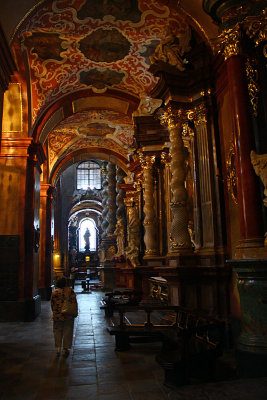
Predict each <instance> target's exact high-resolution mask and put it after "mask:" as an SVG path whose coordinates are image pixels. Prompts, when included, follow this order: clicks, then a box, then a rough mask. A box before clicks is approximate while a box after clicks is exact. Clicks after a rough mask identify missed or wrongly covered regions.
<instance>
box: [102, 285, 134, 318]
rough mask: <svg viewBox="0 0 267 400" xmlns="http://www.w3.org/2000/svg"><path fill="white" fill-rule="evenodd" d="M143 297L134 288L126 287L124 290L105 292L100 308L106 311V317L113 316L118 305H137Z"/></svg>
mask: <svg viewBox="0 0 267 400" xmlns="http://www.w3.org/2000/svg"><path fill="white" fill-rule="evenodd" d="M140 299H141V294H140V293H139V292H136V291H133V290H132V289H128V290H127V289H126V290H123V291H120V290H114V291H112V292H108V293H105V296H104V297H103V298H102V300H101V302H100V304H101V306H100V309H101V310H104V311H105V317H112V316H113V313H114V309H115V307H116V306H117V305H121V304H124V305H137V304H138V303H139V301H140Z"/></svg>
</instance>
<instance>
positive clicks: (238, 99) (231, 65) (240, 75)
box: [216, 25, 263, 258]
mask: <svg viewBox="0 0 267 400" xmlns="http://www.w3.org/2000/svg"><path fill="white" fill-rule="evenodd" d="M216 46H217V49H218V50H219V51H220V52H222V53H223V55H224V58H225V61H226V68H227V76H228V82H229V95H230V103H231V111H232V121H233V128H234V136H235V149H236V174H237V199H238V209H239V223H240V244H239V246H238V247H237V252H236V256H239V257H242V256H247V257H253V258H254V257H257V253H256V252H255V248H257V247H262V246H263V226H262V214H261V209H260V204H261V201H260V191H259V187H258V182H257V178H256V176H255V173H254V171H253V167H252V165H251V162H250V151H251V150H253V149H254V147H255V144H254V139H253V130H252V122H251V117H250V106H249V95H248V86H247V79H246V66H245V58H244V57H243V56H242V54H241V32H240V29H239V26H238V25H237V26H235V27H234V28H233V29H229V30H227V31H224V32H223V33H222V34H221V35H220V36H219V38H218V40H217V44H216ZM248 188H249V190H248Z"/></svg>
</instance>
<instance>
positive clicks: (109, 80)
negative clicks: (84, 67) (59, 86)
mask: <svg viewBox="0 0 267 400" xmlns="http://www.w3.org/2000/svg"><path fill="white" fill-rule="evenodd" d="M123 77H124V73H122V72H117V71H112V70H111V69H105V70H103V71H100V70H98V69H96V68H94V69H92V70H90V71H82V72H81V73H80V82H81V83H83V84H84V85H87V86H93V87H95V88H97V89H104V88H105V87H107V86H113V85H118V84H119V83H120V82H121V81H122V79H123Z"/></svg>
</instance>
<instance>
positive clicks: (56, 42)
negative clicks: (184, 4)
mask: <svg viewBox="0 0 267 400" xmlns="http://www.w3.org/2000/svg"><path fill="white" fill-rule="evenodd" d="M168 25H170V26H171V29H172V31H173V32H175V33H177V34H178V33H182V32H184V31H185V30H186V29H188V26H187V25H186V24H185V23H184V21H183V19H182V18H181V16H179V14H178V13H177V11H175V10H170V9H169V8H168V7H167V6H166V5H162V4H161V3H160V2H159V1H157V0H139V2H137V0H56V1H53V2H51V3H45V5H44V6H43V7H42V9H41V10H39V11H37V12H36V13H35V14H34V15H33V16H31V18H28V19H26V21H25V22H24V23H23V24H22V26H21V27H20V29H19V31H18V37H19V40H20V44H21V48H22V49H23V48H25V49H26V51H27V54H28V61H29V67H30V75H31V82H32V103H33V110H32V120H33V122H34V121H35V119H36V117H37V116H38V113H40V112H41V111H42V110H44V109H45V108H46V107H47V106H48V105H49V104H50V103H51V102H55V101H56V100H57V99H58V98H60V97H62V96H63V95H65V94H68V93H71V92H73V91H78V90H81V89H84V88H88V87H90V88H92V89H93V90H95V91H97V90H102V91H103V90H105V89H106V88H111V87H112V88H113V89H117V90H120V91H123V92H126V93H129V94H132V95H135V96H138V94H139V93H140V92H144V91H146V92H148V91H150V90H151V89H152V88H153V86H154V85H155V83H156V81H157V78H155V77H153V75H152V74H151V73H149V72H148V68H149V64H150V62H149V55H150V54H152V53H153V51H154V49H155V47H156V45H157V44H158V43H159V41H160V39H161V38H162V37H163V32H164V28H165V27H166V26H168Z"/></svg>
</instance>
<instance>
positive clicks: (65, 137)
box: [48, 110, 133, 171]
mask: <svg viewBox="0 0 267 400" xmlns="http://www.w3.org/2000/svg"><path fill="white" fill-rule="evenodd" d="M132 146H133V128H132V123H131V120H130V118H129V117H128V116H127V115H125V114H121V113H118V112H111V111H104V110H103V111H83V112H79V113H76V114H73V115H72V116H71V117H69V118H67V119H65V120H64V121H62V122H61V123H60V124H58V126H57V127H56V128H55V129H54V130H53V131H52V132H51V134H50V135H49V138H48V148H49V169H50V171H51V170H52V168H53V166H54V164H55V162H56V161H57V160H61V159H62V158H64V157H65V156H66V155H67V154H69V153H71V152H74V151H76V150H79V149H82V148H84V149H85V148H90V147H98V148H103V149H104V148H105V149H112V150H113V151H116V152H118V153H119V154H121V155H123V156H124V157H125V158H127V156H128V154H129V151H130V150H131V148H132Z"/></svg>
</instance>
